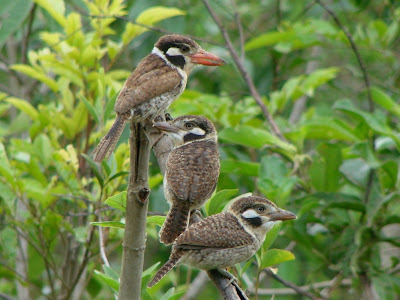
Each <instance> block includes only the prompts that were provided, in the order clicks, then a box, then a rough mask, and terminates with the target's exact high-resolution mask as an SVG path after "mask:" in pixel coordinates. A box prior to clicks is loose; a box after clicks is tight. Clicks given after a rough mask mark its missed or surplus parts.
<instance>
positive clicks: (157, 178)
mask: <svg viewBox="0 0 400 300" xmlns="http://www.w3.org/2000/svg"><path fill="white" fill-rule="evenodd" d="M163 179H164V176H162V175H161V173H158V174H156V175H154V176H151V177H149V188H150V189H153V188H155V187H156V186H158V185H159V184H160V183H162V182H163Z"/></svg>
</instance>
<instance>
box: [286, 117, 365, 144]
mask: <svg viewBox="0 0 400 300" xmlns="http://www.w3.org/2000/svg"><path fill="white" fill-rule="evenodd" d="M298 131H299V130H298V129H295V130H294V132H293V134H291V135H292V136H294V137H293V138H295V136H296V135H297V134H298ZM300 131H304V132H305V137H306V138H308V139H335V140H342V141H349V142H354V141H359V140H360V138H359V137H358V136H356V135H355V133H354V129H353V128H351V127H350V126H348V125H347V124H346V123H344V122H341V121H340V120H338V119H335V118H330V117H324V118H321V117H318V118H315V119H312V120H310V121H306V122H305V123H304V124H303V125H302V126H301V127H300Z"/></svg>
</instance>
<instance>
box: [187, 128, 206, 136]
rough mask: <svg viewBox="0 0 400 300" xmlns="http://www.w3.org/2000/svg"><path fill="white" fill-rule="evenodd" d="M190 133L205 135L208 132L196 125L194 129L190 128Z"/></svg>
mask: <svg viewBox="0 0 400 300" xmlns="http://www.w3.org/2000/svg"><path fill="white" fill-rule="evenodd" d="M190 133H193V134H196V135H205V134H206V132H205V131H204V130H203V129H201V128H199V127H196V128H194V129H193V130H190Z"/></svg>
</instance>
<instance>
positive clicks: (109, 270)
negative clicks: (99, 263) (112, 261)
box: [103, 265, 119, 280]
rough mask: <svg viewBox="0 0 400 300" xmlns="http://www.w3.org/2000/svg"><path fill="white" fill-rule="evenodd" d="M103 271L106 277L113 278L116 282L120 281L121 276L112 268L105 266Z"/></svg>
mask: <svg viewBox="0 0 400 300" xmlns="http://www.w3.org/2000/svg"><path fill="white" fill-rule="evenodd" d="M103 271H104V273H105V274H106V275H108V276H110V277H111V278H114V279H115V280H119V275H118V274H117V272H115V271H114V270H113V269H112V268H111V267H109V266H107V265H103Z"/></svg>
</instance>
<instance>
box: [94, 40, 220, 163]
mask: <svg viewBox="0 0 400 300" xmlns="http://www.w3.org/2000/svg"><path fill="white" fill-rule="evenodd" d="M224 63H225V62H224V61H223V60H222V59H221V58H219V57H217V56H216V55H214V54H212V53H210V52H207V51H205V50H203V49H202V48H201V47H200V46H199V45H198V44H197V43H196V42H195V41H193V40H192V39H190V38H188V37H185V36H183V35H177V34H172V35H166V36H163V37H161V38H160V39H159V40H158V41H157V43H156V44H155V45H154V48H153V51H152V52H151V53H150V54H149V55H147V56H146V57H145V58H143V59H142V61H141V62H140V63H139V65H138V66H137V68H136V69H135V71H133V73H132V74H131V75H130V76H129V77H128V79H127V80H126V81H125V84H124V86H123V88H122V90H121V91H120V93H119V95H118V98H117V100H116V103H115V112H116V114H117V119H116V120H115V122H114V124H113V125H112V126H111V128H110V130H109V131H108V132H107V134H106V135H105V136H104V137H103V139H102V140H101V141H100V143H99V144H98V145H97V147H96V148H95V149H94V150H93V152H92V156H93V160H94V161H95V162H101V161H103V160H104V159H105V158H108V157H109V156H110V155H111V153H112V151H113V150H114V148H115V145H116V144H117V142H118V139H119V137H120V135H121V133H122V131H123V129H124V128H125V125H126V123H128V122H135V123H149V122H152V121H153V120H154V118H156V117H157V116H159V115H160V114H163V113H164V111H165V110H166V109H167V108H168V107H169V106H170V105H171V103H172V102H173V101H175V100H176V99H177V98H178V97H179V96H180V95H181V94H182V92H183V91H184V90H185V87H186V83H187V79H188V76H189V74H190V72H191V70H192V69H193V67H194V66H196V65H198V64H201V65H205V66H221V65H223V64H224Z"/></svg>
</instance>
